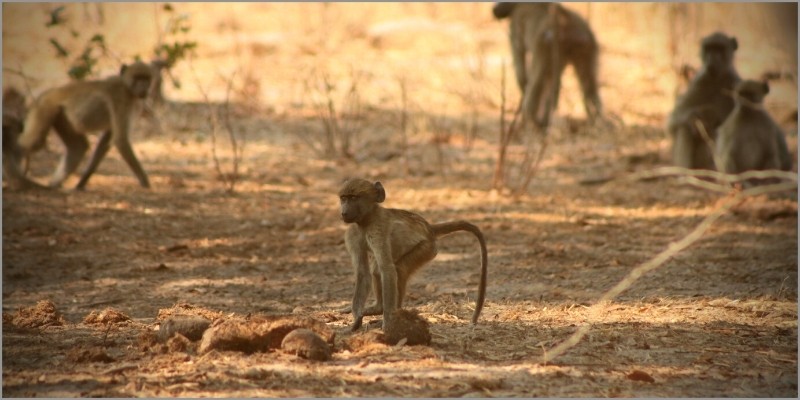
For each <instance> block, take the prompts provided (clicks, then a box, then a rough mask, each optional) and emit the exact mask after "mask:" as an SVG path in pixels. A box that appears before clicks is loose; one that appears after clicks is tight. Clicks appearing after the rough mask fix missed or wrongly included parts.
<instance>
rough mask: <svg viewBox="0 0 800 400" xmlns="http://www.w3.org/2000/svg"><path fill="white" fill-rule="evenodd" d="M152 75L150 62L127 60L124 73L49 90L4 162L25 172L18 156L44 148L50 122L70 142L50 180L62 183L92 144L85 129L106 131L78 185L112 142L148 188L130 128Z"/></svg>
mask: <svg viewBox="0 0 800 400" xmlns="http://www.w3.org/2000/svg"><path fill="white" fill-rule="evenodd" d="M151 81H152V69H151V67H150V66H149V65H147V64H144V63H142V62H138V61H137V62H135V63H133V64H131V65H123V66H122V68H121V70H120V74H119V76H113V77H109V78H106V79H104V80H98V81H87V82H72V83H69V84H67V85H64V86H61V87H57V88H54V89H50V90H48V91H46V92H44V93H43V94H42V95H41V96H39V98H38V99H37V100H36V101H35V102H34V103H33V105H32V106H31V109H30V112H29V113H28V116H27V117H26V118H25V128H24V130H23V132H22V134H20V136H19V138H18V140H17V143H16V146H14V148H13V149H12V150H13V151H11V152H8V153H7V154H11V155H12V157H11V159H12V160H11V163H9V164H8V165H4V167H8V168H10V169H12V171H10V173H11V174H13V175H19V176H22V177H24V175H23V174H22V173H21V172H20V171H19V160H20V159H21V158H23V157H25V156H26V155H27V154H28V153H30V152H32V151H35V150H37V149H38V148H40V147H41V146H42V145H43V144H44V141H45V139H46V138H47V134H48V133H49V131H50V128H51V127H52V128H55V131H56V133H57V134H58V136H59V137H60V138H61V141H62V142H64V146H65V147H66V153H65V154H64V156H63V157H62V158H61V162H60V164H59V166H58V168H57V169H56V171H55V173H54V174H53V177H52V179H51V182H50V186H51V187H59V186H61V184H62V183H63V182H64V180H65V179H67V177H68V176H69V175H70V174H71V173H72V172H73V171H74V170H75V169H76V168H77V167H78V164H79V163H80V162H81V159H83V156H84V155H85V153H86V151H87V150H88V148H89V141H88V139H87V138H86V136H85V135H86V134H87V133H89V132H95V131H102V134H101V136H100V139H99V141H98V143H97V146H96V147H95V150H94V152H93V154H92V157H91V159H90V160H89V164H88V165H87V166H86V169H85V170H84V171H83V173H82V174H81V178H80V181H79V182H78V185H77V186H76V188H77V189H83V188H84V187H85V186H86V183H87V182H88V180H89V177H90V176H91V175H92V173H94V171H95V169H96V168H97V165H98V164H99V163H100V161H101V160H102V159H103V157H104V156H105V155H106V153H107V152H108V149H109V147H110V145H111V144H112V143H113V144H114V146H115V147H116V148H117V150H118V151H119V153H120V155H121V156H122V158H123V159H124V160H125V162H126V163H127V164H128V166H129V167H130V168H131V170H132V171H133V173H134V174H136V177H137V178H138V179H139V184H140V185H141V186H142V187H145V188H149V187H150V183H149V181H148V180H147V175H146V174H145V172H144V170H143V169H142V166H141V165H140V164H139V160H137V159H136V155H135V154H134V153H133V149H132V148H131V144H130V141H129V138H128V130H129V129H130V126H129V125H130V119H131V118H130V117H131V111H132V109H133V107H134V101H135V100H136V99H142V98H144V97H145V96H147V93H148V90H150V83H151ZM4 164H5V163H4ZM25 180H27V178H25Z"/></svg>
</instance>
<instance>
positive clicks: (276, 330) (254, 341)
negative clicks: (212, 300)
mask: <svg viewBox="0 0 800 400" xmlns="http://www.w3.org/2000/svg"><path fill="white" fill-rule="evenodd" d="M299 328H306V329H309V330H311V331H313V332H315V333H316V334H318V335H320V336H321V337H322V339H323V340H324V341H325V342H326V343H331V344H332V343H333V340H334V338H335V333H334V332H333V330H332V329H331V328H329V327H328V326H327V325H326V324H325V323H324V322H321V321H317V320H315V319H313V318H310V317H298V316H286V317H264V316H256V317H252V318H250V319H248V320H237V319H225V320H218V321H216V322H215V323H214V326H212V327H211V328H210V329H208V330H207V331H206V332H205V333H204V334H203V339H202V341H201V342H200V349H199V352H200V353H206V352H208V351H211V350H221V351H225V350H229V351H241V352H243V353H247V354H250V353H255V352H263V351H268V350H271V349H277V348H279V347H280V346H281V343H282V342H283V339H284V338H285V337H286V335H288V334H289V332H291V331H293V330H295V329H299Z"/></svg>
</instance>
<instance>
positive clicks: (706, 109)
mask: <svg viewBox="0 0 800 400" xmlns="http://www.w3.org/2000/svg"><path fill="white" fill-rule="evenodd" d="M738 47H739V45H738V43H737V41H736V38H734V37H729V36H727V35H725V34H723V33H720V32H716V33H713V34H711V35H709V36H706V37H705V38H703V40H702V42H701V46H700V57H701V58H702V61H703V66H702V68H701V69H700V71H699V72H698V73H697V74H696V75H695V76H694V79H693V80H692V81H691V82H690V84H689V88H688V89H687V90H686V93H684V94H683V95H682V96H681V97H679V98H678V100H677V101H676V103H675V108H674V109H673V110H672V113H671V114H670V116H669V120H668V122H667V131H668V132H669V134H670V137H671V139H672V142H673V143H672V160H673V163H674V164H675V165H677V166H679V167H684V168H692V169H714V159H713V156H712V153H713V149H712V147H711V146H709V144H708V143H707V141H706V139H705V138H704V137H703V136H702V133H701V132H700V131H699V130H698V128H697V125H696V121H700V122H701V123H702V125H703V127H704V129H705V131H706V133H707V134H708V135H709V139H711V140H712V141H713V140H714V139H715V138H716V132H717V128H718V127H719V125H720V124H722V121H724V120H725V118H726V117H727V116H728V114H729V113H730V112H731V110H733V96H732V92H733V88H734V86H735V85H736V83H738V82H739V81H740V78H739V74H738V73H737V72H736V69H735V68H734V66H733V53H734V52H735V51H736V49H737V48H738Z"/></svg>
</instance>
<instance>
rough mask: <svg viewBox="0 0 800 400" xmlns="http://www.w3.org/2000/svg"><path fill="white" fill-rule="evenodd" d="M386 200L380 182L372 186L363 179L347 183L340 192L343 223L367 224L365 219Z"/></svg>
mask: <svg viewBox="0 0 800 400" xmlns="http://www.w3.org/2000/svg"><path fill="white" fill-rule="evenodd" d="M385 198H386V192H385V191H384V190H383V186H382V185H381V183H380V182H375V184H372V183H370V182H369V181H366V180H363V179H353V180H349V181H347V182H345V184H344V186H342V189H341V190H339V205H340V208H341V213H342V221H344V222H346V223H348V224H350V223H363V222H366V221H364V219H365V217H367V216H369V215H371V214H372V213H373V211H374V210H375V208H376V207H377V205H378V203H381V202H383V200H384V199H385Z"/></svg>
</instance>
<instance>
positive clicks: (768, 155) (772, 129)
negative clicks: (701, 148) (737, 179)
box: [716, 80, 792, 174]
mask: <svg viewBox="0 0 800 400" xmlns="http://www.w3.org/2000/svg"><path fill="white" fill-rule="evenodd" d="M767 93H769V84H768V83H766V82H757V81H752V80H745V81H742V82H740V83H739V84H738V85H736V90H735V95H736V106H735V107H734V109H733V112H731V114H730V115H729V116H728V118H726V119H725V122H723V123H722V125H720V127H719V129H718V137H717V144H716V156H717V161H718V162H719V165H717V169H718V170H720V171H722V172H725V173H728V174H738V173H742V172H745V171H750V170H767V169H781V170H784V171H789V170H791V169H792V159H791V156H790V155H789V149H788V148H787V146H786V138H785V137H784V134H783V131H782V130H781V128H780V127H778V124H777V123H775V121H774V120H773V119H772V117H770V115H769V113H767V111H766V110H765V109H764V96H766V95H767Z"/></svg>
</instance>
